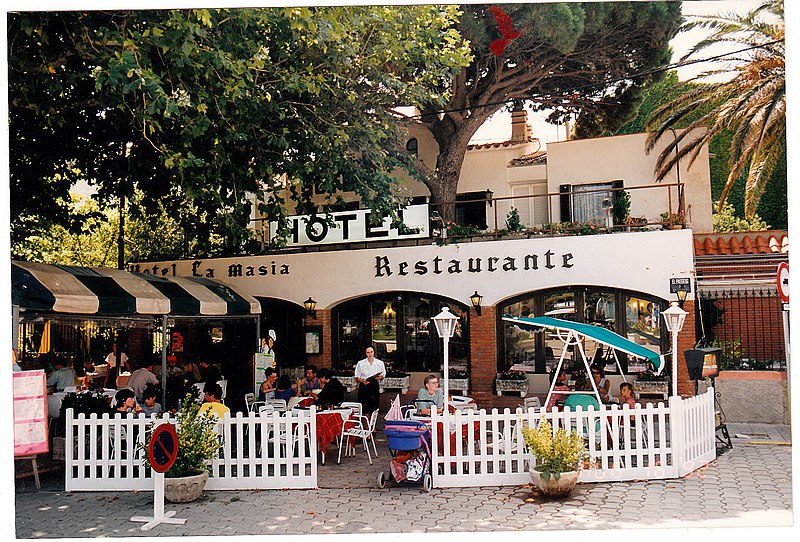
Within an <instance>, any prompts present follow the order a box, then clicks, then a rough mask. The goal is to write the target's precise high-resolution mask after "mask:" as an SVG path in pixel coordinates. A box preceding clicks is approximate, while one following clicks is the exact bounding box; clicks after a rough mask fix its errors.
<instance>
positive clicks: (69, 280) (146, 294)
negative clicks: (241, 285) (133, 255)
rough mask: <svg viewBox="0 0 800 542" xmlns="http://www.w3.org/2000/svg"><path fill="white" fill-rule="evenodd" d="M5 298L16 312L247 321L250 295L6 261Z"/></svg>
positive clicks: (256, 307)
mask: <svg viewBox="0 0 800 542" xmlns="http://www.w3.org/2000/svg"><path fill="white" fill-rule="evenodd" d="M11 298H12V303H13V304H14V305H18V306H19V307H20V309H22V310H31V311H49V312H55V313H69V314H85V315H95V316H129V315H142V316H147V315H153V316H157V315H171V316H248V315H254V314H260V313H261V304H260V303H259V302H258V301H257V300H256V299H255V298H254V297H252V296H250V295H248V294H245V293H243V292H241V291H239V290H237V289H236V288H234V287H232V286H230V285H228V284H224V283H222V282H219V281H216V280H213V279H207V278H196V277H169V278H167V277H159V276H155V275H149V274H146V273H131V272H129V271H124V270H121V269H111V268H105V267H103V268H100V267H76V266H70V265H47V264H42V263H34V262H20V261H12V262H11Z"/></svg>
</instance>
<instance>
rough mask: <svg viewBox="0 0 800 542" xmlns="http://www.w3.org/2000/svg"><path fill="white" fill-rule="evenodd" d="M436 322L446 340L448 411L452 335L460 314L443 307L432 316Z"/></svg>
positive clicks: (437, 330) (437, 328)
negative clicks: (456, 314)
mask: <svg viewBox="0 0 800 542" xmlns="http://www.w3.org/2000/svg"><path fill="white" fill-rule="evenodd" d="M431 320H433V323H434V324H436V333H438V334H439V337H441V338H442V340H443V341H444V411H445V412H448V408H447V407H448V404H447V403H448V401H449V400H450V399H449V398H450V352H449V351H450V337H452V336H453V333H455V331H456V322H457V321H458V316H455V315H453V314H450V308H449V307H444V308H442V312H440V313H439V314H437V315H436V316H434V317H433V318H431Z"/></svg>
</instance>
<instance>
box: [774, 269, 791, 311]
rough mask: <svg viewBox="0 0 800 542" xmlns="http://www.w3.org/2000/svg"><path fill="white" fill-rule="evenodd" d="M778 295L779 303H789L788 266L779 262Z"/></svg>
mask: <svg viewBox="0 0 800 542" xmlns="http://www.w3.org/2000/svg"><path fill="white" fill-rule="evenodd" d="M777 279H778V294H780V296H781V301H783V302H784V303H788V302H789V264H788V263H786V262H781V263H779V264H778V277H777Z"/></svg>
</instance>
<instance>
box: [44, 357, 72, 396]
mask: <svg viewBox="0 0 800 542" xmlns="http://www.w3.org/2000/svg"><path fill="white" fill-rule="evenodd" d="M53 366H54V367H55V371H53V372H52V373H50V376H48V377H47V391H48V392H49V393H52V392H53V391H64V388H66V387H68V386H74V385H75V371H73V370H72V367H69V366H68V364H67V362H66V361H65V360H64V358H63V357H62V356H59V355H56V356H55V357H54V359H53Z"/></svg>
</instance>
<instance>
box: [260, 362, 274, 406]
mask: <svg viewBox="0 0 800 542" xmlns="http://www.w3.org/2000/svg"><path fill="white" fill-rule="evenodd" d="M277 380H278V373H276V372H275V369H273V368H272V367H267V368H266V369H264V382H262V383H261V386H259V388H258V400H259V401H267V400H269V399H275V389H276V388H275V382H276V381H277Z"/></svg>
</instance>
